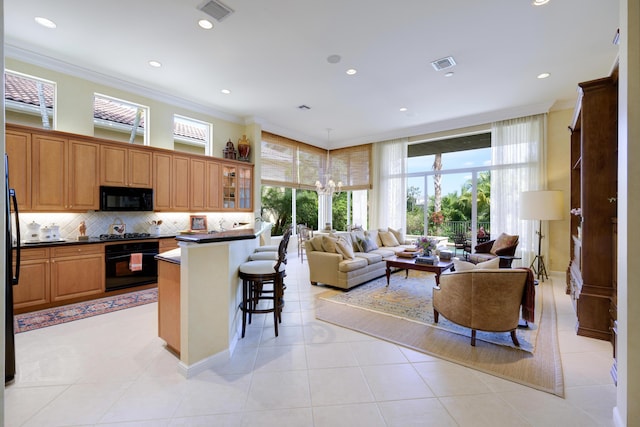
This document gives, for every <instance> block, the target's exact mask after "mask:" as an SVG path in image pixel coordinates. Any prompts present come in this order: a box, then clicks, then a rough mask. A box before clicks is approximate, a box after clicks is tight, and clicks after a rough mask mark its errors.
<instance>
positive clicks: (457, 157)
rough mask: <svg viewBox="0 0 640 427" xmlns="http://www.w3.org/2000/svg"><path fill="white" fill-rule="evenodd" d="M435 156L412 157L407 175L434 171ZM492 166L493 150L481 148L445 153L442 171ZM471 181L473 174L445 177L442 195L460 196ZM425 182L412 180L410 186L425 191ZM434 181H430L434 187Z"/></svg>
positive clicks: (443, 178) (431, 192)
mask: <svg viewBox="0 0 640 427" xmlns="http://www.w3.org/2000/svg"><path fill="white" fill-rule="evenodd" d="M434 158H435V155H430V156H420V157H410V158H409V159H408V162H407V173H416V172H431V171H432V170H433V160H434ZM490 165H491V148H480V149H477V150H468V151H456V152H453V153H444V154H443V155H442V170H443V171H445V170H452V169H467V168H469V169H470V168H476V167H481V166H490ZM469 179H471V172H468V173H462V174H460V173H456V174H451V175H444V174H443V177H442V194H443V195H446V194H449V193H453V192H456V193H457V194H458V195H460V189H461V188H462V185H463V184H464V182H465V181H467V180H469ZM423 183H424V180H423V179H422V178H410V179H409V180H408V182H407V185H408V186H414V187H419V188H420V189H421V190H423V187H424V185H423ZM432 183H433V179H432V178H430V179H429V184H430V185H433V184H432ZM429 195H433V188H429Z"/></svg>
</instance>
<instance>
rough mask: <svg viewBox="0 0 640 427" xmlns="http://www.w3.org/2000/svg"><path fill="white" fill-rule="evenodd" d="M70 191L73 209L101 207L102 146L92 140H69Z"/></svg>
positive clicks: (70, 201)
mask: <svg viewBox="0 0 640 427" xmlns="http://www.w3.org/2000/svg"><path fill="white" fill-rule="evenodd" d="M68 158H69V186H68V187H69V193H68V205H69V209H71V210H81V211H88V210H97V209H99V208H100V198H99V194H98V193H99V191H98V189H99V186H100V174H99V170H100V146H99V145H98V144H94V143H92V142H85V141H75V140H70V141H69V149H68Z"/></svg>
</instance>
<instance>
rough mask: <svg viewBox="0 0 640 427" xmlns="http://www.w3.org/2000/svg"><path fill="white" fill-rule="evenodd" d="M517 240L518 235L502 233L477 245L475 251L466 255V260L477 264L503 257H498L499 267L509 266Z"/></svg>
mask: <svg viewBox="0 0 640 427" xmlns="http://www.w3.org/2000/svg"><path fill="white" fill-rule="evenodd" d="M518 242H519V237H518V236H511V235H509V234H506V233H502V234H500V236H498V238H497V239H495V240H489V241H488V242H484V243H480V244H479V245H477V246H476V247H475V251H474V252H473V253H471V254H468V255H467V260H468V261H470V262H472V263H474V264H478V263H481V262H485V261H489V260H490V259H493V258H497V257H504V258H501V259H500V268H510V267H511V263H512V262H513V257H514V256H515V253H516V248H517V247H518Z"/></svg>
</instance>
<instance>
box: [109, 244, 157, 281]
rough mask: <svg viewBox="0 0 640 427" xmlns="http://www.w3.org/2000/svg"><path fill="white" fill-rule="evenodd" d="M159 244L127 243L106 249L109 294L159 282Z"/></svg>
mask: <svg viewBox="0 0 640 427" xmlns="http://www.w3.org/2000/svg"><path fill="white" fill-rule="evenodd" d="M156 255H158V242H157V241H155V242H126V243H124V242H123V243H117V244H113V245H111V244H107V246H106V247H105V264H106V283H105V289H106V291H107V292H109V291H114V290H116V289H124V288H132V287H134V286H140V285H146V284H149V283H157V282H158V261H157V260H156V259H155V256H156Z"/></svg>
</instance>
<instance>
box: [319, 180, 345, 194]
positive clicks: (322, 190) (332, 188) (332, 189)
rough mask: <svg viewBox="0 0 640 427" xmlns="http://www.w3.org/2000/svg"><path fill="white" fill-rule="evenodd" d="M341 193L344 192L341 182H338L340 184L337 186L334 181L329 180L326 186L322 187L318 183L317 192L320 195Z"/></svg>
mask: <svg viewBox="0 0 640 427" xmlns="http://www.w3.org/2000/svg"><path fill="white" fill-rule="evenodd" d="M341 191H342V182H341V181H338V183H337V184H336V182H335V181H334V180H332V179H331V178H329V180H328V181H327V183H326V184H325V185H322V183H320V181H316V192H317V193H318V194H320V195H325V196H330V195H332V194H333V193H338V194H340V192H341Z"/></svg>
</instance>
